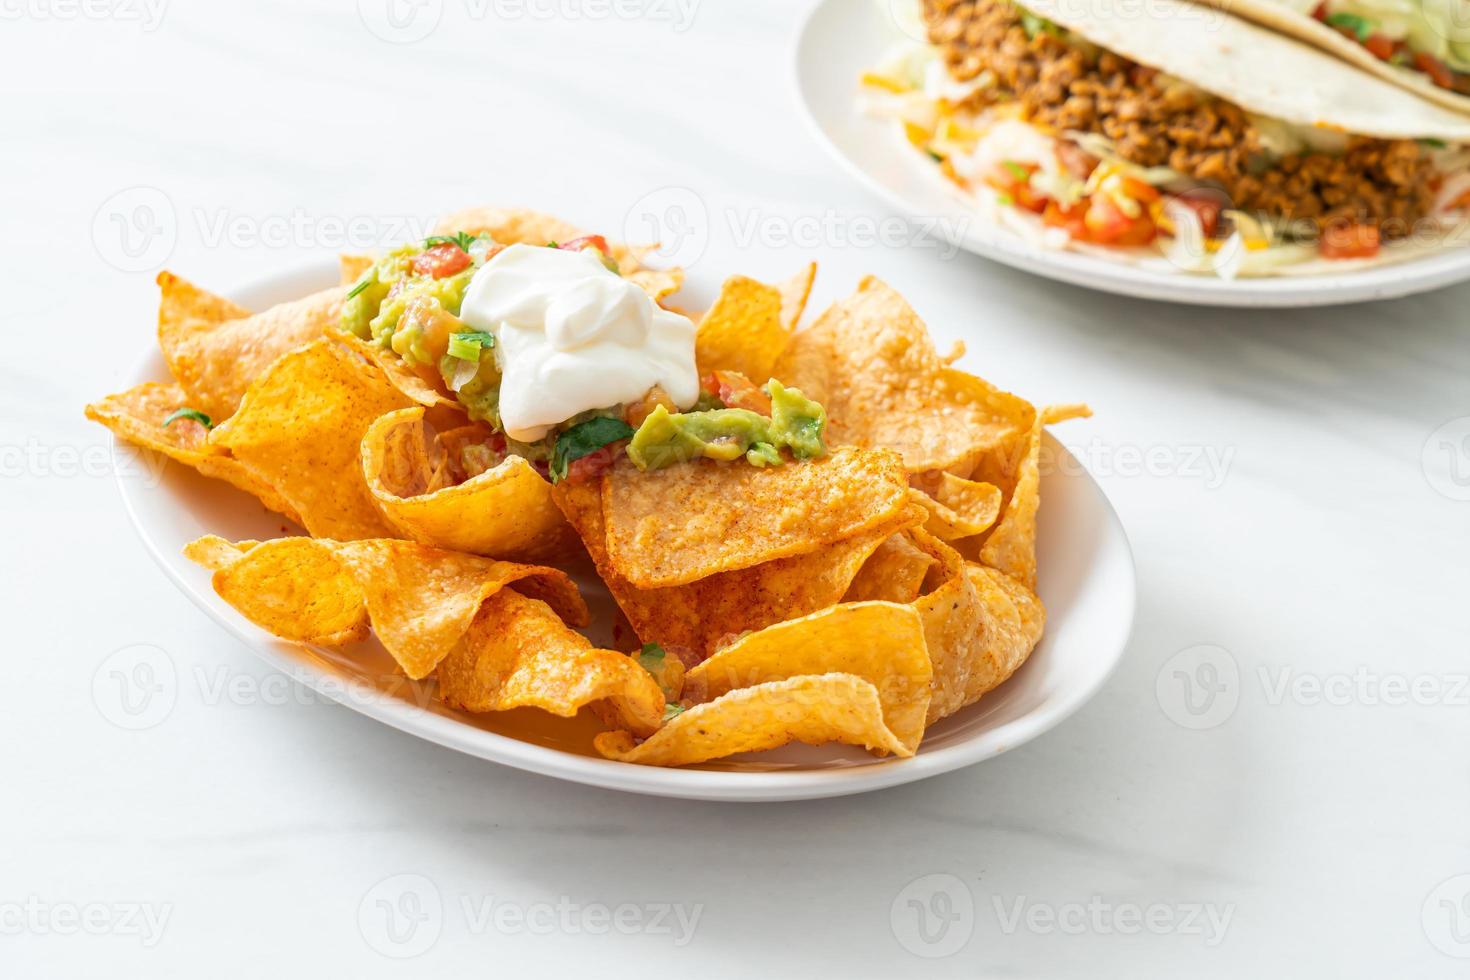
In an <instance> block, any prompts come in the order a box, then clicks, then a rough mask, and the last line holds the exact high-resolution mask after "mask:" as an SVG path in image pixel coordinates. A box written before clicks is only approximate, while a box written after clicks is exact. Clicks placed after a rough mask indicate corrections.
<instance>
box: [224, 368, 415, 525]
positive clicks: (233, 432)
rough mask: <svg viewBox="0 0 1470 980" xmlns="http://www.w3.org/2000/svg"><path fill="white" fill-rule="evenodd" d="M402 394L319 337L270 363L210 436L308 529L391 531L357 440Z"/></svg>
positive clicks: (379, 374)
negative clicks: (270, 489) (369, 482)
mask: <svg viewBox="0 0 1470 980" xmlns="http://www.w3.org/2000/svg"><path fill="white" fill-rule="evenodd" d="M407 401H408V400H407V399H406V398H405V397H404V396H403V395H401V394H399V392H398V391H397V390H395V389H394V388H393V386H392V385H390V384H389V383H388V382H387V380H386V379H385V378H384V377H383V375H382V372H380V371H378V370H377V369H376V368H374V367H373V366H372V365H371V364H368V363H366V362H364V361H363V360H362V359H361V358H358V357H357V356H356V355H354V354H353V353H352V352H350V351H348V350H346V349H345V348H343V347H341V346H339V345H337V344H334V343H332V342H330V341H327V340H318V341H316V342H315V343H312V344H310V345H309V346H307V347H304V348H302V349H300V350H297V351H292V352H291V353H289V354H287V355H285V356H284V357H282V358H281V359H280V360H278V361H276V362H275V363H274V364H272V365H271V366H270V368H269V369H268V370H267V371H266V373H265V374H264V375H262V376H261V377H260V379H259V380H258V381H256V383H255V384H253V385H251V387H250V391H249V392H248V393H247V394H246V396H245V399H244V401H243V402H242V403H241V405H240V410H239V411H238V412H237V413H236V414H235V415H234V417H232V418H231V419H230V420H229V421H227V422H225V423H224V424H223V425H220V426H218V427H216V428H215V430H214V431H213V432H212V433H211V434H210V443H211V444H212V445H214V446H217V447H220V448H222V449H225V450H228V451H229V453H230V455H232V456H233V457H234V458H235V459H237V460H239V461H240V463H241V464H243V465H244V467H245V468H246V469H247V470H249V471H250V473H251V474H252V476H253V477H254V478H255V479H257V480H260V481H261V482H263V483H266V484H268V485H270V486H271V487H273V488H274V490H275V492H276V493H278V494H279V495H280V497H281V498H282V499H283V500H285V501H286V502H287V503H288V504H289V505H290V506H291V508H292V509H293V510H294V511H295V512H296V513H298V514H300V515H301V523H302V524H303V525H304V526H305V527H306V529H307V530H308V531H310V532H311V533H312V534H313V535H316V536H318V537H326V538H336V539H339V540H354V539H358V538H382V537H395V536H396V535H397V531H396V530H395V528H394V527H393V525H392V524H390V523H389V522H388V521H387V519H386V518H384V517H383V515H382V514H381V513H379V511H378V508H377V504H376V503H374V501H373V498H372V495H371V494H370V493H369V492H368V488H367V484H366V483H365V482H364V481H363V478H362V462H361V451H362V450H361V445H362V437H363V436H364V435H365V434H366V432H367V429H368V426H370V425H371V424H372V423H373V422H374V421H376V420H377V419H378V418H379V417H380V416H382V415H384V414H386V413H388V412H391V411H393V410H394V409H398V408H403V407H405V406H406V404H407Z"/></svg>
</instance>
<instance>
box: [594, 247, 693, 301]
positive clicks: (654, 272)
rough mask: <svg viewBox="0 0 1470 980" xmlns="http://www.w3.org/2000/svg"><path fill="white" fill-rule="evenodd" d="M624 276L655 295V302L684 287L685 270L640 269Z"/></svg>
mask: <svg viewBox="0 0 1470 980" xmlns="http://www.w3.org/2000/svg"><path fill="white" fill-rule="evenodd" d="M609 247H610V248H611V247H612V246H609ZM623 278H625V279H627V280H628V281H629V282H633V283H637V284H638V287H639V288H640V289H642V290H643V291H644V292H645V293H647V294H648V295H649V296H651V297H653V301H654V302H655V303H657V302H659V301H661V300H662V299H663V298H664V297H666V296H672V295H673V294H674V293H677V292H678V291H679V290H681V289H683V288H684V270H683V269H679V268H673V269H638V270H636V271H634V272H628V273H625V274H624V276H623Z"/></svg>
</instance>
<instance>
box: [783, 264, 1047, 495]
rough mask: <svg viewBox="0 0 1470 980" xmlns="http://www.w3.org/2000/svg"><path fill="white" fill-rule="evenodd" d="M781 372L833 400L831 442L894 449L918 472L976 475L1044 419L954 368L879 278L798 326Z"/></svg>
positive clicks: (812, 394)
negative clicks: (990, 454)
mask: <svg viewBox="0 0 1470 980" xmlns="http://www.w3.org/2000/svg"><path fill="white" fill-rule="evenodd" d="M774 373H775V377H777V378H779V379H781V381H782V382H783V383H785V384H788V385H794V386H796V387H798V388H800V389H801V390H802V392H803V393H804V394H805V395H806V396H807V397H808V398H811V399H814V400H815V401H818V402H820V403H821V404H822V405H824V406H825V407H826V409H827V417H828V426H827V435H828V438H829V440H830V441H831V442H833V443H836V444H839V445H853V446H862V447H869V448H888V449H892V450H895V451H896V452H898V453H900V454H902V456H903V459H904V465H905V466H906V467H907V468H908V470H909V471H910V472H913V473H921V472H925V471H928V470H948V471H950V472H952V473H955V474H956V475H959V476H967V475H969V473H970V471H971V469H973V467H974V465H975V462H976V460H978V459H979V458H980V457H981V456H982V455H984V454H985V453H986V452H987V451H989V450H991V449H993V448H994V447H997V446H1000V445H1004V444H1005V443H1006V442H1007V441H1008V440H1013V439H1015V438H1016V437H1017V436H1018V435H1022V434H1024V433H1025V432H1027V431H1029V429H1030V428H1031V426H1032V424H1033V422H1034V420H1035V418H1036V410H1035V409H1034V408H1033V407H1032V406H1031V405H1029V404H1028V403H1027V402H1025V401H1023V400H1022V399H1020V398H1017V397H1016V396H1015V395H1011V394H1007V393H1006V392H1003V391H1001V390H1000V389H998V388H996V387H994V386H993V385H991V384H989V383H988V382H985V381H982V380H981V379H979V378H977V377H975V376H973V375H970V374H966V373H964V372H963V371H957V370H955V369H953V368H950V367H948V366H946V365H945V364H944V362H943V361H942V360H941V359H940V357H939V355H938V354H937V353H936V352H935V350H934V343H933V341H931V340H930V339H929V333H928V331H927V330H926V329H925V327H924V324H923V322H922V321H921V320H920V319H919V317H918V315H917V314H916V313H915V312H914V310H913V308H912V307H910V306H909V305H908V303H907V302H906V301H905V300H904V298H903V297H902V296H900V295H898V293H896V292H894V291H893V290H892V289H890V288H889V287H888V286H886V285H884V284H883V283H882V282H879V281H878V280H877V279H874V278H872V277H869V278H867V279H864V280H863V282H862V284H861V285H860V286H859V288H858V291H857V292H856V293H855V294H854V295H853V296H851V297H850V298H848V299H846V300H843V301H842V302H840V303H837V304H835V305H834V306H832V307H831V308H830V309H828V310H827V312H825V313H823V314H822V316H821V317H820V318H819V319H818V320H817V322H816V323H814V324H813V325H812V326H811V327H809V328H808V329H806V330H802V331H798V332H797V334H796V335H795V337H793V338H792V341H791V344H790V345H789V346H788V347H787V349H786V352H785V353H784V354H783V355H782V356H781V358H780V360H779V361H777V363H776V367H775V372H774Z"/></svg>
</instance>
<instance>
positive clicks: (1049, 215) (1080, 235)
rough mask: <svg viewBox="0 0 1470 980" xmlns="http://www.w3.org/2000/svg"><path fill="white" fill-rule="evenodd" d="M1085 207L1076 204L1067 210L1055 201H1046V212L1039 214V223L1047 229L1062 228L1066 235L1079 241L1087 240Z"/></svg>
mask: <svg viewBox="0 0 1470 980" xmlns="http://www.w3.org/2000/svg"><path fill="white" fill-rule="evenodd" d="M1086 217H1087V205H1086V204H1077V205H1075V206H1073V207H1070V208H1067V207H1063V206H1062V205H1060V204H1058V203H1057V202H1056V201H1048V202H1047V205H1046V210H1045V211H1043V212H1042V214H1041V223H1042V224H1044V225H1046V226H1047V227H1048V228H1062V229H1065V230H1066V232H1067V234H1068V235H1070V236H1072V237H1073V238H1075V239H1077V240H1079V241H1086V240H1087V237H1088V236H1087V223H1086V221H1085V220H1084V219H1085V218H1086Z"/></svg>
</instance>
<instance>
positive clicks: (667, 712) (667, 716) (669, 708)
mask: <svg viewBox="0 0 1470 980" xmlns="http://www.w3.org/2000/svg"><path fill="white" fill-rule="evenodd" d="M683 713H684V706H683V705H682V704H666V705H664V721H670V720H672V719H674V718H677V717H679V716H680V715H682V714H683Z"/></svg>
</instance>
